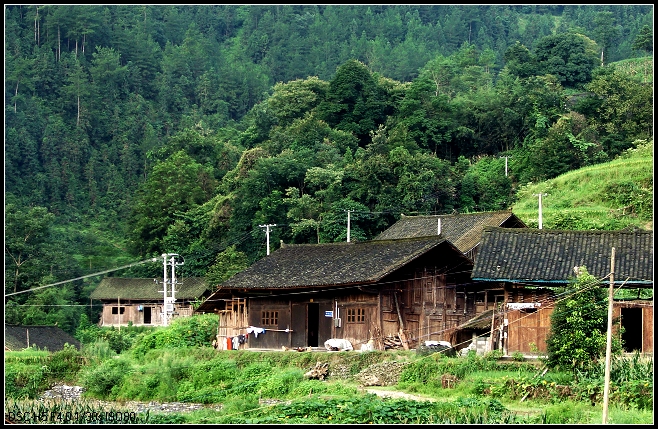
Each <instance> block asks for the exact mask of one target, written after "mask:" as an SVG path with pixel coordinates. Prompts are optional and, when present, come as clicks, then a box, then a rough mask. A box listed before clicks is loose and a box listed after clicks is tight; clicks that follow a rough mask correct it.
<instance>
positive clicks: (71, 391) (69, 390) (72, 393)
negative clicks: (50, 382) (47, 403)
mask: <svg viewBox="0 0 658 429" xmlns="http://www.w3.org/2000/svg"><path fill="white" fill-rule="evenodd" d="M84 391H85V388H84V387H81V386H68V385H66V384H56V385H55V386H53V387H52V388H51V389H50V390H46V391H45V392H43V394H42V395H41V399H63V400H66V401H74V400H77V399H80V396H81V395H82V392H84Z"/></svg>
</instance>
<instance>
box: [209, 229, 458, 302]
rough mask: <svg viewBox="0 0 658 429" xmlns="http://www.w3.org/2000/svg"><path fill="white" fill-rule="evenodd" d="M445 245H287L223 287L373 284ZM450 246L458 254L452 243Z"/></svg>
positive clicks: (434, 241) (417, 241) (432, 240)
mask: <svg viewBox="0 0 658 429" xmlns="http://www.w3.org/2000/svg"><path fill="white" fill-rule="evenodd" d="M444 242H446V240H445V239H444V238H443V237H436V236H435V237H423V238H414V239H407V240H378V241H362V242H350V243H345V242H344V243H328V244H292V245H290V244H289V245H284V246H282V247H280V248H279V249H277V250H276V251H274V252H272V254H271V255H269V256H266V257H265V258H263V259H260V260H258V261H256V262H255V263H254V264H253V265H251V266H250V267H249V268H247V269H246V270H244V271H242V272H240V273H237V274H236V275H234V276H233V277H231V278H230V279H228V280H227V281H226V282H224V283H223V284H222V285H221V287H222V288H223V289H225V288H238V289H242V288H244V289H263V288H270V289H271V288H294V287H305V286H325V285H338V284H354V283H371V282H375V281H378V280H379V279H381V278H383V277H384V276H386V275H387V274H389V273H391V272H393V271H395V270H396V269H398V268H400V267H402V266H404V265H405V264H407V263H408V262H409V261H411V260H413V259H415V258H417V257H418V256H420V255H422V254H424V253H426V252H427V251H429V250H430V249H432V248H434V247H436V246H438V245H439V244H441V243H444ZM446 243H447V242H446ZM447 244H448V245H450V247H452V248H453V249H454V251H455V252H458V250H457V249H456V248H455V247H454V246H452V245H451V244H450V243H447Z"/></svg>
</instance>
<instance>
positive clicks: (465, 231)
mask: <svg viewBox="0 0 658 429" xmlns="http://www.w3.org/2000/svg"><path fill="white" fill-rule="evenodd" d="M487 226H497V227H504V228H527V226H526V225H525V223H523V221H522V220H521V219H519V218H518V217H517V216H516V215H515V214H514V213H512V212H511V211H507V210H502V211H494V212H481V213H465V214H451V215H435V216H405V215H404V214H403V215H402V217H401V218H400V220H398V221H397V222H396V223H394V224H393V225H391V226H390V227H389V228H388V229H386V230H384V231H383V232H382V233H380V234H379V235H378V236H377V237H375V238H374V240H391V239H399V238H411V237H424V236H430V235H439V234H441V235H442V236H443V237H445V238H446V239H447V240H449V241H450V242H451V243H453V244H454V245H455V247H457V248H458V249H459V250H461V252H462V253H463V254H465V255H466V256H468V257H469V258H471V259H472V260H475V255H476V254H477V250H478V245H479V244H480V237H481V235H482V230H483V229H484V228H485V227H487Z"/></svg>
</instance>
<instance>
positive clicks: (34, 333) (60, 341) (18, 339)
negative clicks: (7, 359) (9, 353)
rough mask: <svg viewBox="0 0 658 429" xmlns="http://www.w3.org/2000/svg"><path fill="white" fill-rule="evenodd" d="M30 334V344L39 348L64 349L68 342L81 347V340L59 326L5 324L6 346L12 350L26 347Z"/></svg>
mask: <svg viewBox="0 0 658 429" xmlns="http://www.w3.org/2000/svg"><path fill="white" fill-rule="evenodd" d="M28 336H29V338H30V346H32V345H33V344H34V345H36V346H37V347H38V348H40V349H44V348H46V349H48V351H50V352H55V351H59V350H63V349H64V344H66V343H68V344H70V345H72V346H75V347H76V348H77V349H80V341H78V340H76V339H75V338H73V337H72V336H71V335H69V334H68V333H67V332H66V331H64V330H63V329H62V328H60V327H58V326H42V325H33V326H29V325H5V347H7V348H9V349H10V350H22V349H24V348H26V347H27V339H28Z"/></svg>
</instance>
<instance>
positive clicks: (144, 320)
mask: <svg viewBox="0 0 658 429" xmlns="http://www.w3.org/2000/svg"><path fill="white" fill-rule="evenodd" d="M162 280H163V279H162V278H156V279H153V278H120V277H106V278H104V279H103V280H101V282H100V284H99V285H98V286H97V287H96V289H95V290H94V291H93V292H92V293H91V295H90V298H91V299H92V301H93V300H98V301H101V302H102V303H103V312H102V314H101V319H100V322H99V325H100V326H126V325H128V324H129V323H130V322H132V324H133V325H135V326H162V325H164V321H163V317H162V314H163V309H164V293H163V292H162V290H163V289H162V288H163V285H162ZM168 287H171V286H170V285H168ZM209 294H210V291H209V290H207V287H206V282H205V279H204V278H201V277H187V278H185V277H183V278H178V279H177V281H176V293H175V298H176V302H175V303H174V306H173V317H174V318H176V317H186V316H191V315H192V313H193V312H194V308H193V304H194V303H196V302H200V301H201V300H203V299H204V298H205V297H207V296H208V295H209ZM169 295H171V294H169Z"/></svg>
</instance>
